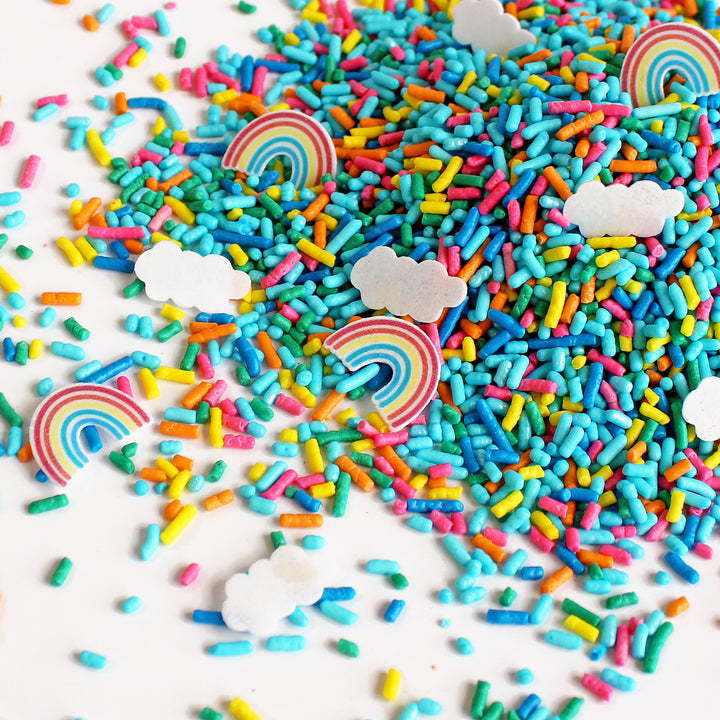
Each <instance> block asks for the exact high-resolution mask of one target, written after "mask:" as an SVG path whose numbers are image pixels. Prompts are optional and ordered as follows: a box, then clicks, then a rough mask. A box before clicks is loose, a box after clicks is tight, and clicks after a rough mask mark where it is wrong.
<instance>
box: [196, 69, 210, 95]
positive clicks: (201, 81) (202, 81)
mask: <svg viewBox="0 0 720 720" xmlns="http://www.w3.org/2000/svg"><path fill="white" fill-rule="evenodd" d="M207 94H208V92H207V70H206V69H205V68H204V67H199V68H198V69H197V70H196V71H195V96H196V97H199V98H204V97H207Z"/></svg>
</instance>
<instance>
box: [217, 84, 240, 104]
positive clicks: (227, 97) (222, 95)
mask: <svg viewBox="0 0 720 720" xmlns="http://www.w3.org/2000/svg"><path fill="white" fill-rule="evenodd" d="M237 96H238V92H237V90H236V89H235V88H229V89H228V90H222V91H221V92H216V93H214V94H213V96H212V101H213V105H225V104H226V103H229V102H230V101H231V100H234V99H235V98H236V97H237Z"/></svg>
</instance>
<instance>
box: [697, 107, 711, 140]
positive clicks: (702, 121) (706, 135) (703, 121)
mask: <svg viewBox="0 0 720 720" xmlns="http://www.w3.org/2000/svg"><path fill="white" fill-rule="evenodd" d="M698 130H699V131H700V140H701V141H702V144H703V145H705V146H708V147H709V146H710V145H712V144H713V142H714V140H713V132H712V128H711V127H710V123H709V122H708V116H707V115H706V114H705V113H703V114H702V115H700V118H699V119H698Z"/></svg>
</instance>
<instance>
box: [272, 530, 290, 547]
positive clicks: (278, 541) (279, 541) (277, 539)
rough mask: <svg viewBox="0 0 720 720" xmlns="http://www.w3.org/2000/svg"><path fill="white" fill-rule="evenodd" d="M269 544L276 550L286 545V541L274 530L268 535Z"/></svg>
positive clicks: (283, 536)
mask: <svg viewBox="0 0 720 720" xmlns="http://www.w3.org/2000/svg"><path fill="white" fill-rule="evenodd" d="M270 542H271V543H272V546H273V549H275V550H277V549H278V548H279V547H280V546H281V545H287V540H285V535H284V534H283V533H282V531H281V530H276V531H274V532H271V533H270Z"/></svg>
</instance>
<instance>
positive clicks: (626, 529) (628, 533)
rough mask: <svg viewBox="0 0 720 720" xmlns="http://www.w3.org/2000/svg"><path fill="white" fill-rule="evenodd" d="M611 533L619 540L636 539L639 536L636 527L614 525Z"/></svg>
mask: <svg viewBox="0 0 720 720" xmlns="http://www.w3.org/2000/svg"><path fill="white" fill-rule="evenodd" d="M610 532H612V534H613V535H614V536H615V537H616V538H617V539H618V540H620V539H622V538H634V537H635V536H636V535H637V528H636V527H635V526H634V525H614V526H613V527H612V528H610Z"/></svg>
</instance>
